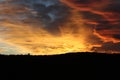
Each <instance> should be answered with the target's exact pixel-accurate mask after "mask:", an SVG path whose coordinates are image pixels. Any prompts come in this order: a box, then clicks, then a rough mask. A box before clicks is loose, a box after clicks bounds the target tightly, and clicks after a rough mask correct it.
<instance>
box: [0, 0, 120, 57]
mask: <svg viewBox="0 0 120 80" xmlns="http://www.w3.org/2000/svg"><path fill="white" fill-rule="evenodd" d="M103 3H104V4H103ZM118 3H119V2H118ZM97 4H100V5H97ZM114 4H116V3H115V2H114V1H112V0H106V1H104V0H99V1H96V0H84V1H83V0H2V1H0V42H1V43H0V52H1V53H4V54H12V53H13V54H17V53H20V54H27V53H31V54H35V55H52V54H63V53H67V52H86V51H96V50H94V49H93V48H95V49H97V50H98V51H99V50H100V51H105V50H106V49H107V48H108V47H107V46H108V44H109V46H111V47H112V48H111V47H109V49H107V50H108V51H109V50H111V49H112V50H113V51H114V50H118V51H119V49H118V48H117V47H118V46H119V42H120V39H119V38H120V37H119V35H120V31H119V15H118V13H119V10H118V9H117V8H116V6H115V5H114ZM109 5H113V6H114V8H113V9H111V8H110V9H109V7H110V6H109ZM116 5H117V4H116ZM118 6H119V5H118ZM104 9H105V10H104ZM115 15H116V16H117V17H116V16H115ZM109 42H112V43H109ZM112 45H114V48H113V46H112Z"/></svg>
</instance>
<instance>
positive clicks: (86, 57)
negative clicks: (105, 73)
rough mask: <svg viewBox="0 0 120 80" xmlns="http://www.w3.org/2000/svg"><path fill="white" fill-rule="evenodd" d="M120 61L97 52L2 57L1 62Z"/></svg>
mask: <svg viewBox="0 0 120 80" xmlns="http://www.w3.org/2000/svg"><path fill="white" fill-rule="evenodd" d="M119 60H120V54H108V53H96V52H78V53H67V54H61V55H50V56H47V55H44V56H42V55H39V56H38V55H30V54H29V53H28V54H27V55H2V54H1V55H0V61H5V62H6V61H8V62H9V63H11V62H12V63H13V62H17V64H18V63H21V62H31V63H32V64H35V63H36V62H37V63H47V64H52V63H57V64H59V63H60V64H81V63H86V62H87V63H89V64H91V63H101V62H103V63H106V64H108V63H116V62H117V61H119Z"/></svg>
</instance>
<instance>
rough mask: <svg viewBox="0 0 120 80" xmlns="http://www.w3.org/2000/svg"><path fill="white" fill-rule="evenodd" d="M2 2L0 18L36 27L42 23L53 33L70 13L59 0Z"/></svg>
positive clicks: (14, 0)
mask: <svg viewBox="0 0 120 80" xmlns="http://www.w3.org/2000/svg"><path fill="white" fill-rule="evenodd" d="M4 4H6V5H3V4H2V3H1V6H2V7H3V9H2V10H1V12H0V16H1V17H2V19H1V20H4V21H6V20H7V21H9V22H12V23H22V24H27V25H28V24H29V25H33V26H37V27H39V25H42V26H43V27H44V28H45V29H47V30H48V31H50V32H53V33H54V32H58V31H59V29H58V27H59V26H61V25H62V24H64V23H65V22H66V20H67V19H68V16H69V15H70V12H69V8H68V7H67V6H65V5H63V4H62V3H60V2H59V0H6V1H5V3H4ZM8 6H9V7H8ZM1 17H0V18H1Z"/></svg>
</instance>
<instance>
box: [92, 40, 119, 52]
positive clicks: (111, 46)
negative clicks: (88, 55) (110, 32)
mask: <svg viewBox="0 0 120 80" xmlns="http://www.w3.org/2000/svg"><path fill="white" fill-rule="evenodd" d="M93 50H95V51H98V52H99V51H101V52H108V53H109V52H113V53H114V52H116V53H119V52H120V43H113V42H107V43H104V44H103V45H102V47H99V48H98V47H97V48H96V47H94V48H93Z"/></svg>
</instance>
